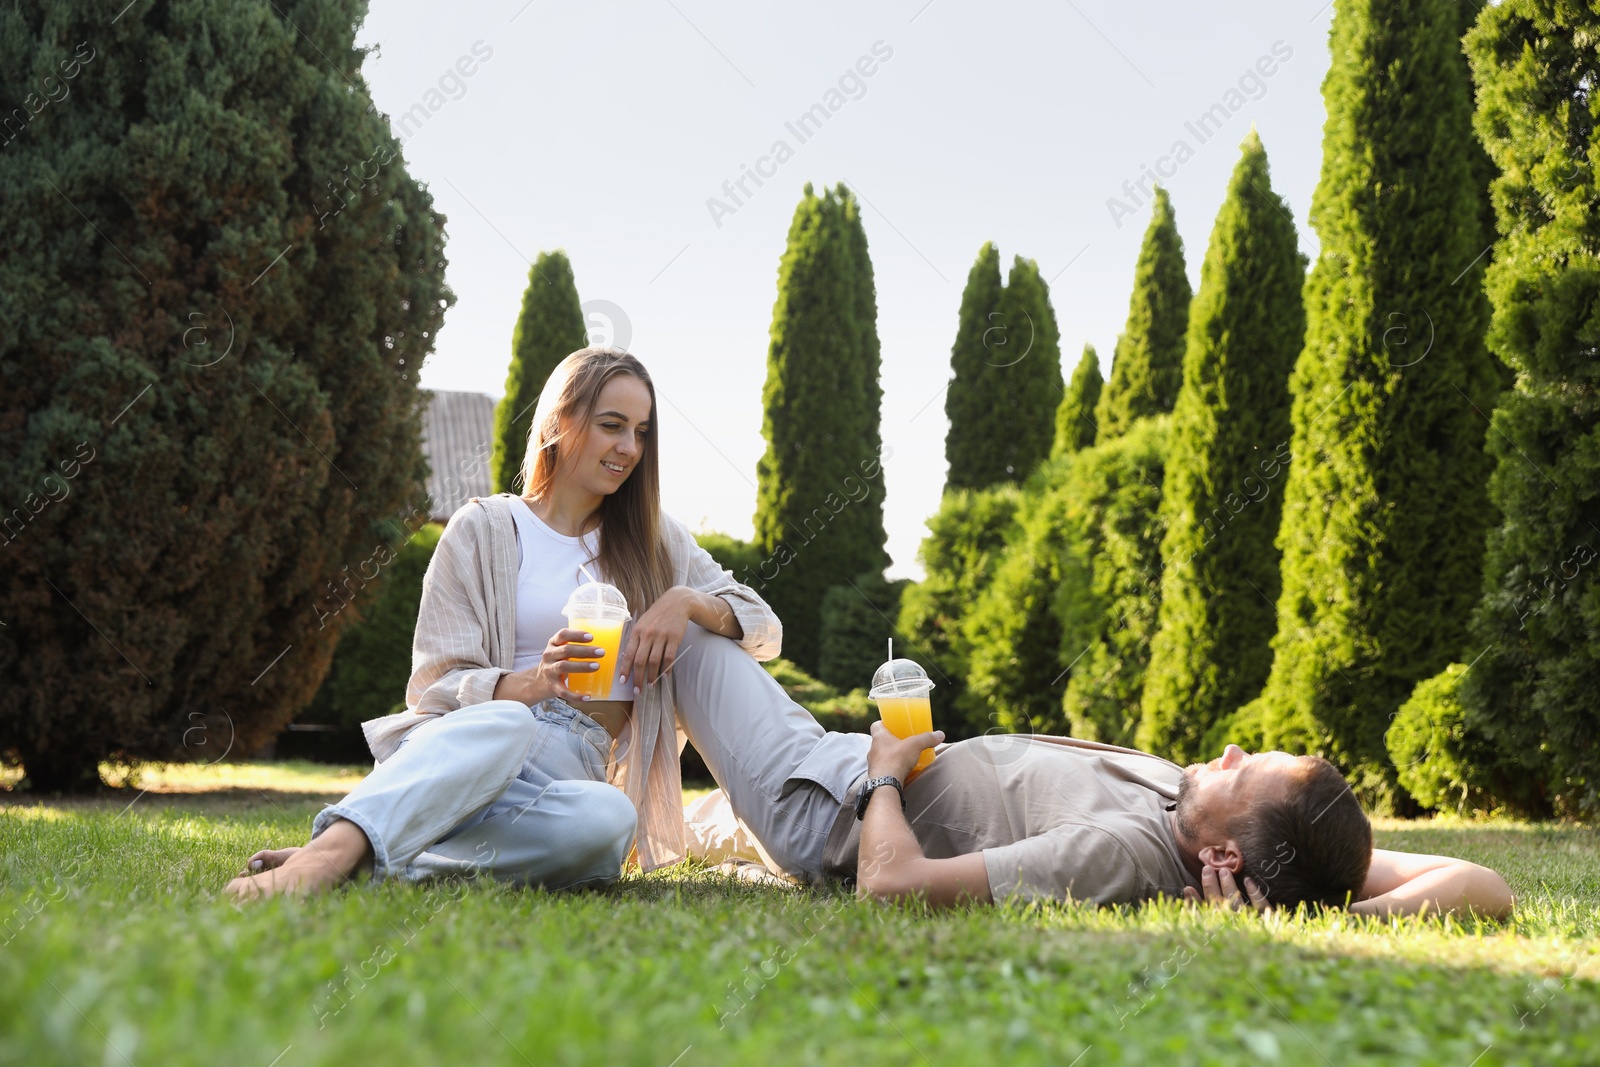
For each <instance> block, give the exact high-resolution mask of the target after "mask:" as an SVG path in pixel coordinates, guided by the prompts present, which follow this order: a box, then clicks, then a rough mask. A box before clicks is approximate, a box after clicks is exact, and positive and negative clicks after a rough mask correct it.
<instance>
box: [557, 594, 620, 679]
mask: <svg viewBox="0 0 1600 1067" xmlns="http://www.w3.org/2000/svg"><path fill="white" fill-rule="evenodd" d="M561 614H563V615H565V616H566V617H567V626H568V627H569V628H570V629H573V630H582V631H583V632H584V633H586V634H592V635H593V637H594V640H593V641H586V642H583V643H584V644H589V645H596V646H598V647H599V648H600V650H601V654H600V664H599V666H598V667H597V668H596V669H594V670H592V671H573V672H571V673H570V674H568V675H567V676H566V679H567V688H568V689H570V690H572V691H573V692H574V693H577V694H578V695H579V696H580V697H584V696H586V697H589V698H591V699H595V698H598V699H600V700H605V699H606V698H607V697H609V696H610V695H611V676H612V675H613V674H615V673H616V672H617V656H618V655H620V654H621V652H622V630H623V627H624V626H626V625H627V622H628V601H627V600H626V599H625V598H624V597H623V595H622V591H621V590H620V589H618V588H617V587H616V586H614V585H608V584H606V583H605V582H595V581H589V582H584V583H583V584H582V585H580V586H578V588H577V589H575V590H573V592H572V595H571V596H570V597H568V598H567V604H566V607H565V608H563V609H562V612H561ZM575 661H576V662H578V663H593V662H594V659H593V657H590V656H583V657H575Z"/></svg>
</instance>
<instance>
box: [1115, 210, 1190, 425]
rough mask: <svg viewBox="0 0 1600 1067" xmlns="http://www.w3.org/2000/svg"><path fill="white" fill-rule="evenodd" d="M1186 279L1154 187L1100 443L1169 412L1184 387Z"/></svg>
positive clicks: (1178, 243) (1171, 220)
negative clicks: (1142, 420)
mask: <svg viewBox="0 0 1600 1067" xmlns="http://www.w3.org/2000/svg"><path fill="white" fill-rule="evenodd" d="M1190 296H1191V291H1190V288H1189V275H1188V274H1187V273H1186V272H1185V268H1184V265H1183V239H1182V238H1180V237H1179V236H1178V223H1177V219H1176V218H1175V217H1174V216H1173V213H1172V200H1171V198H1170V197H1168V196H1167V191H1166V190H1165V189H1161V188H1157V189H1156V198H1155V203H1154V205H1153V206H1152V208H1151V212H1150V225H1149V227H1148V228H1146V230H1145V232H1144V243H1143V244H1142V245H1141V246H1140V248H1139V261H1138V263H1137V264H1136V265H1135V267H1134V272H1133V296H1132V298H1131V299H1130V300H1129V301H1128V325H1127V326H1126V327H1125V328H1124V329H1123V331H1122V336H1120V337H1118V338H1117V350H1116V352H1114V353H1113V354H1112V357H1111V380H1110V381H1109V382H1107V383H1106V387H1105V391H1104V392H1103V393H1101V394H1100V404H1099V406H1098V408H1097V410H1096V413H1095V421H1096V422H1098V423H1099V440H1102V441H1107V440H1110V439H1111V438H1113V437H1116V436H1117V435H1118V434H1122V433H1126V432H1127V431H1128V427H1130V426H1132V425H1133V423H1134V421H1135V420H1137V419H1142V418H1144V417H1145V416H1146V415H1160V414H1163V413H1165V412H1168V411H1171V410H1172V405H1173V404H1175V403H1176V402H1177V400H1178V387H1179V386H1180V385H1181V384H1183V348H1184V331H1185V330H1187V329H1188V325H1189V298H1190Z"/></svg>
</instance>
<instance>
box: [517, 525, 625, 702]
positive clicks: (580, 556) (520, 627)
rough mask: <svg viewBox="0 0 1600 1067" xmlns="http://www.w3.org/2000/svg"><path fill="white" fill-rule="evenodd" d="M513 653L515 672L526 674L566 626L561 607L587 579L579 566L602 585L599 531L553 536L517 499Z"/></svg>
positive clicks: (603, 579) (552, 531)
mask: <svg viewBox="0 0 1600 1067" xmlns="http://www.w3.org/2000/svg"><path fill="white" fill-rule="evenodd" d="M513 510H514V511H515V512H516V516H517V558H518V561H519V562H518V566H517V654H516V659H515V660H514V661H513V664H512V667H513V669H514V670H519V671H522V670H527V669H528V668H529V667H532V666H533V665H534V664H536V663H538V662H539V657H540V656H542V655H544V650H545V646H546V645H548V644H549V643H550V638H551V637H553V636H554V635H555V632H556V631H557V630H560V629H563V628H565V627H566V625H567V617H566V616H565V615H563V614H562V613H561V609H562V608H564V607H565V606H566V604H567V597H569V596H571V595H572V591H573V590H574V589H576V588H578V586H580V585H582V584H583V583H584V582H586V581H588V580H589V579H588V577H586V576H585V575H584V573H583V572H582V571H581V570H579V569H578V564H580V563H581V564H583V565H584V566H586V567H587V568H588V569H589V574H590V575H593V576H594V578H595V580H596V581H602V582H603V581H605V577H604V576H603V575H602V574H601V573H600V568H599V565H598V564H597V563H595V562H594V559H595V555H596V554H597V553H598V552H599V550H600V531H599V530H598V529H596V530H591V531H589V532H588V533H587V534H584V535H583V536H582V537H568V536H567V535H566V534H560V533H556V531H554V530H552V529H551V528H550V527H549V526H546V525H545V523H544V521H543V520H542V519H540V518H539V516H537V515H535V514H534V513H533V509H531V508H529V507H528V504H527V501H525V500H519V501H517V506H516V507H515V508H514V509H513Z"/></svg>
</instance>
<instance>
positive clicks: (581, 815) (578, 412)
mask: <svg viewBox="0 0 1600 1067" xmlns="http://www.w3.org/2000/svg"><path fill="white" fill-rule="evenodd" d="M657 431H658V425H657V422H656V402H655V387H654V385H653V384H652V383H651V380H650V375H649V374H648V372H646V370H645V368H644V366H643V364H641V363H640V362H639V360H637V359H636V358H634V357H633V356H632V355H629V354H628V353H626V352H621V351H618V350H615V349H608V348H586V349H582V350H581V351H578V352H574V353H573V354H572V355H570V356H568V357H567V358H566V359H565V360H563V361H562V362H561V364H560V365H559V366H558V367H557V368H556V369H555V371H554V372H553V373H552V374H551V375H550V378H549V380H548V381H547V382H546V383H545V386H544V389H543V391H542V392H541V394H540V396H539V404H538V408H537V410H536V411H535V413H534V418H533V424H532V426H531V427H530V431H529V447H528V452H527V456H526V458H525V460H524V463H523V469H522V479H523V484H524V486H525V487H526V495H524V496H520V497H519V496H515V495H513V494H510V493H498V494H495V495H494V496H490V497H481V498H477V497H475V498H474V499H473V500H472V501H470V502H469V503H467V504H466V505H464V506H462V508H461V509H460V510H459V511H457V512H456V513H455V515H453V516H452V517H451V520H450V522H449V524H448V525H447V526H446V528H445V532H444V534H443V536H442V537H441V538H440V540H439V546H438V548H437V550H436V552H435V554H434V557H433V559H432V561H431V562H430V564H429V566H428V571H427V574H426V576H425V577H424V580H423V585H422V602H421V607H420V610H419V613H418V618H417V629H416V638H415V642H414V646H413V653H412V664H413V670H412V675H411V680H410V683H409V684H408V685H407V687H406V703H407V710H406V711H404V712H402V713H400V714H398V715H390V716H387V717H385V718H380V719H375V720H373V721H371V722H368V723H366V724H364V729H365V732H366V736H367V741H368V744H369V745H370V746H371V748H372V753H373V755H374V756H375V757H376V758H377V760H378V763H377V766H376V767H375V769H374V770H373V772H372V773H371V774H370V775H368V776H367V778H366V779H365V780H364V781H363V782H362V783H361V784H360V785H358V786H357V787H356V788H355V789H354V790H353V791H352V792H351V793H350V795H349V796H347V797H345V798H344V799H343V800H341V801H340V802H339V803H337V804H334V805H331V806H330V807H328V808H326V809H324V810H323V811H322V812H321V813H320V814H319V815H318V816H317V817H316V820H315V821H314V822H313V823H312V828H311V842H310V843H309V844H308V845H306V846H305V847H303V848H288V849H278V850H265V851H262V852H258V853H256V854H255V855H254V856H252V857H251V858H250V861H249V863H248V865H247V866H248V871H247V872H246V873H244V874H241V875H240V876H239V877H238V878H235V879H234V880H233V881H232V882H230V883H229V885H228V887H227V892H228V893H229V894H230V895H232V896H234V897H236V898H239V899H249V898H254V897H259V896H267V895H272V894H276V893H285V892H290V893H307V892H313V891H316V890H321V889H326V888H328V887H330V886H333V885H336V884H338V883H341V882H344V881H345V880H347V879H349V878H350V877H351V876H353V875H355V874H356V873H357V872H358V871H361V870H364V869H365V870H370V871H371V873H372V874H373V876H374V877H378V878H383V877H397V878H402V879H406V880H417V879H422V878H427V877H430V876H435V875H441V874H451V873H455V874H464V873H474V872H484V873H487V874H490V875H493V876H495V877H496V878H500V879H504V880H507V881H510V882H514V883H518V884H539V885H544V886H546V887H549V888H566V887H571V886H580V885H596V884H604V883H606V882H610V881H613V880H615V879H616V878H617V877H618V875H619V874H620V872H621V868H622V865H623V863H624V861H625V860H626V858H627V856H628V854H629V850H630V849H631V848H632V847H633V846H634V843H635V836H636V830H637V846H638V858H639V862H640V865H641V866H642V867H643V868H644V869H645V870H652V869H654V868H656V867H660V866H664V865H666V864H671V863H675V862H677V861H679V860H681V859H682V858H683V857H684V851H685V849H684V824H683V815H682V803H683V801H682V790H681V786H680V781H679V777H678V753H679V749H680V747H681V746H680V743H679V741H678V733H677V729H676V724H675V718H674V696H673V691H672V687H671V686H669V685H667V684H664V682H663V679H664V676H665V674H666V671H667V669H668V668H669V667H670V666H671V664H672V662H673V660H674V657H675V656H676V654H677V651H678V647H679V644H680V642H682V640H683V637H684V632H685V630H686V629H687V628H688V627H689V625H690V624H691V623H694V624H696V625H697V626H698V627H703V628H704V629H705V630H706V631H709V632H711V633H714V634H720V635H722V637H723V638H725V639H726V638H731V639H733V640H730V641H727V644H728V645H729V647H730V648H732V647H735V645H734V642H737V646H736V647H737V648H740V649H742V650H743V654H741V655H740V656H739V658H740V659H742V660H743V661H744V663H745V664H746V665H747V667H748V671H749V672H753V673H754V674H755V675H760V676H761V677H763V678H766V677H767V675H766V672H765V671H764V670H762V668H761V667H760V666H759V665H758V664H757V663H756V660H758V659H770V658H772V657H773V656H776V655H777V654H778V651H779V647H780V643H781V640H782V628H781V625H780V624H779V622H778V619H777V617H776V616H775V615H774V614H773V612H772V609H771V608H769V607H768V606H767V604H766V603H765V602H764V601H763V600H762V599H761V598H760V597H759V596H757V595H756V594H755V593H754V592H753V591H752V590H750V589H749V588H748V587H746V586H744V585H741V584H739V583H738V582H736V581H734V580H733V577H732V575H731V574H730V573H729V572H727V571H725V570H723V569H722V568H721V567H720V566H718V565H717V563H716V562H715V561H714V560H713V559H712V558H711V556H710V555H709V554H707V553H706V552H705V551H704V550H703V549H701V548H700V547H699V546H698V545H697V544H696V543H695V540H694V538H693V536H692V535H691V534H690V533H689V531H688V529H687V528H686V527H685V526H684V525H683V524H682V523H680V522H677V521H676V520H674V519H672V518H670V517H668V516H665V515H663V514H662V513H661V511H660V491H659V486H660V482H659V473H658V467H657V461H658V450H657V445H656V440H657ZM519 560H520V561H519ZM585 571H587V573H588V574H589V575H592V576H593V577H595V578H596V579H597V580H600V581H606V582H609V583H610V584H612V585H614V586H616V587H617V588H618V589H619V590H621V592H622V593H623V595H624V596H625V597H626V598H627V601H628V605H629V607H630V608H632V609H633V611H634V612H635V614H636V616H637V618H636V622H635V625H634V627H633V630H632V633H631V636H630V638H629V641H628V646H627V648H625V649H624V650H623V652H622V655H621V657H620V659H619V661H618V664H617V666H618V670H619V673H620V675H621V677H620V678H619V682H618V685H619V686H621V687H623V688H624V689H626V688H631V689H632V694H633V698H632V699H623V700H616V699H591V698H590V697H587V696H583V697H580V696H578V695H577V694H576V693H574V692H573V691H572V690H571V689H570V688H568V684H567V683H568V679H567V677H566V676H567V675H571V674H575V673H579V672H586V671H594V670H596V669H598V667H599V664H598V663H597V662H596V661H595V658H594V657H597V656H599V655H600V654H601V651H602V650H601V649H599V648H597V647H595V646H593V645H590V644H586V643H585V642H589V641H592V640H593V637H592V635H590V634H586V633H583V632H581V631H579V630H573V629H568V628H567V626H566V619H565V617H564V616H563V614H562V612H563V608H564V606H565V604H566V601H567V597H568V595H569V594H571V593H572V591H573V590H574V589H575V588H576V587H577V586H578V585H579V584H580V583H581V582H583V581H585V580H586V578H585ZM747 677H749V675H748V674H747ZM629 683H631V685H630V684H629ZM615 693H616V690H613V695H615ZM740 697H741V690H740V687H738V686H736V685H735V686H729V687H726V688H725V689H724V690H723V691H722V692H720V693H719V694H716V695H712V694H705V695H703V697H702V699H703V700H712V699H718V700H727V699H732V700H738V699H739V698H740ZM580 708H581V710H580ZM819 732H820V731H819ZM251 872H255V873H251Z"/></svg>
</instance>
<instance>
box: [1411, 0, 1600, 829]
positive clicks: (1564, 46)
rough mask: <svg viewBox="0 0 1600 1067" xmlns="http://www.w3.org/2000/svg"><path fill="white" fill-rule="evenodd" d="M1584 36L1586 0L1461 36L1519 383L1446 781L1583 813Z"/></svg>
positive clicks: (1505, 329)
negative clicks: (1488, 169) (1458, 759)
mask: <svg viewBox="0 0 1600 1067" xmlns="http://www.w3.org/2000/svg"><path fill="white" fill-rule="evenodd" d="M1597 42H1600V14H1597V13H1596V12H1595V11H1594V9H1593V8H1592V7H1583V6H1579V5H1569V4H1557V3H1553V2H1550V0H1506V2H1505V3H1502V4H1499V5H1496V6H1493V7H1490V8H1488V9H1486V10H1485V12H1484V14H1483V16H1482V18H1481V19H1480V20H1479V23H1478V26H1477V28H1476V29H1475V30H1474V31H1473V32H1472V33H1471V34H1470V35H1469V36H1468V38H1467V46H1468V51H1469V54H1470V56H1471V62H1472V68H1473V73H1474V75H1475V78H1476V81H1477V86H1478V108H1477V115H1476V117H1475V124H1476V128H1477V131H1478V134H1479V136H1480V137H1482V139H1483V142H1484V144H1485V145H1486V146H1487V148H1488V150H1489V153H1490V155H1491V156H1492V157H1493V159H1494V162H1495V163H1496V164H1497V165H1498V167H1499V169H1500V172H1501V177H1500V178H1499V180H1498V181H1497V182H1496V183H1495V187H1494V204H1495V210H1496V213H1497V215H1498V217H1499V229H1500V234H1501V236H1500V240H1499V243H1498V244H1497V246H1496V248H1495V263H1494V265H1493V267H1491V268H1490V270H1489V274H1488V291H1489V297H1490V300H1491V301H1492V303H1493V308H1494V317H1493V323H1492V326H1491V329H1490V332H1489V343H1490V345H1491V346H1492V347H1493V348H1494V350H1495V352H1496V353H1498V354H1499V356H1500V358H1501V359H1503V360H1504V361H1505V362H1506V363H1507V364H1509V365H1510V366H1511V368H1512V369H1513V370H1514V371H1515V372H1516V387H1515V389H1513V390H1512V391H1510V392H1508V393H1506V394H1504V395H1503V396H1502V398H1501V401H1500V407H1499V409H1498V410H1497V411H1495V413H1494V432H1492V433H1490V434H1489V436H1488V444H1489V451H1490V452H1491V453H1492V454H1493V457H1494V459H1495V464H1496V465H1495V469H1494V474H1493V477H1492V479H1491V481H1490V483H1489V494H1490V497H1491V498H1492V500H1493V502H1494V504H1495V505H1496V507H1497V508H1498V509H1499V511H1500V513H1501V519H1500V522H1499V525H1498V526H1497V527H1495V528H1493V529H1491V530H1490V532H1489V538H1488V552H1487V557H1486V561H1485V566H1484V581H1483V586H1482V589H1483V597H1482V600H1481V601H1480V603H1479V604H1478V607H1477V610H1476V613H1475V614H1474V617H1473V627H1472V629H1473V633H1472V639H1471V640H1470V641H1469V642H1467V643H1466V644H1465V646H1464V648H1465V653H1466V655H1467V656H1470V657H1473V659H1472V660H1469V661H1468V662H1469V663H1470V664H1471V665H1470V668H1469V669H1468V670H1466V672H1465V674H1464V675H1461V676H1460V678H1459V684H1460V697H1461V706H1462V714H1461V718H1462V720H1463V723H1462V725H1463V727H1464V731H1463V732H1464V733H1465V734H1466V735H1467V737H1466V740H1467V742H1468V743H1467V744H1466V745H1465V746H1464V747H1465V748H1466V750H1467V752H1468V753H1469V754H1471V755H1472V756H1474V757H1475V758H1474V759H1473V760H1472V761H1471V766H1470V767H1469V768H1468V770H1467V771H1465V772H1462V773H1461V774H1460V775H1459V777H1460V778H1463V779H1465V780H1464V781H1458V782H1453V783H1451V784H1452V785H1455V786H1459V787H1461V788H1462V791H1463V792H1466V791H1467V787H1471V786H1480V787H1482V788H1484V789H1486V790H1487V791H1488V792H1489V793H1490V794H1491V795H1493V796H1495V797H1496V798H1498V799H1499V800H1501V801H1502V802H1505V803H1509V804H1511V805H1513V806H1515V807H1519V808H1522V809H1525V810H1529V811H1532V812H1535V813H1548V812H1551V811H1556V812H1563V813H1571V814H1586V815H1589V816H1593V815H1594V814H1595V812H1596V810H1597V809H1600V728H1597V720H1596V716H1595V711H1594V694H1595V693H1596V692H1597V691H1600V639H1597V637H1596V633H1597V630H1600V622H1597V620H1600V581H1597V580H1596V575H1597V574H1600V360H1596V358H1595V346H1596V343H1597V340H1600V319H1597V316H1596V310H1595V309H1596V308H1597V307H1600V252H1597V250H1600V183H1597V182H1596V175H1595V167H1596V161H1597V160H1600V96H1597V95H1596V92H1595V86H1594V78H1595V74H1594V72H1595V70H1596V69H1597V68H1600V46H1597ZM1420 689H1421V687H1419V690H1420ZM1399 725H1400V724H1399V722H1398V721H1397V727H1398V726H1399ZM1432 732H1435V733H1437V732H1439V731H1432ZM1392 740H1393V738H1391V741H1392ZM1474 742H1476V743H1475V744H1474ZM1440 747H1441V748H1445V747H1447V746H1440ZM1423 748H1424V752H1426V746H1423ZM1474 749H1476V751H1475V752H1474V751H1473V750H1474ZM1454 755H1456V754H1455V753H1451V752H1448V751H1440V752H1437V753H1429V754H1427V758H1426V759H1424V761H1423V765H1422V766H1421V767H1420V768H1418V770H1419V771H1421V770H1426V771H1428V772H1429V773H1430V774H1431V775H1432V776H1434V777H1439V776H1440V775H1441V774H1444V773H1446V768H1448V767H1449V764H1450V763H1451V762H1452V758H1451V757H1452V756H1454ZM1434 763H1442V764H1444V765H1445V768H1440V767H1434V766H1430V765H1431V764H1434Z"/></svg>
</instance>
